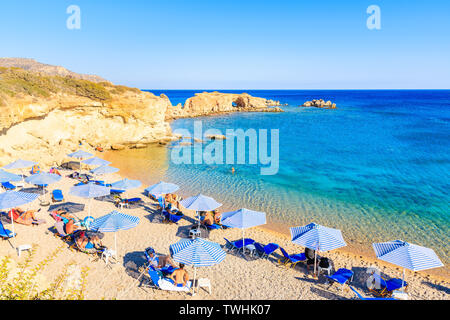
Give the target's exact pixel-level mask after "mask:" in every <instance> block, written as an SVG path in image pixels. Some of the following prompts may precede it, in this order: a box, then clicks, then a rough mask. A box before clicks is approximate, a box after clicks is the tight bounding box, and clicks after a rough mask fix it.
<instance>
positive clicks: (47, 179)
mask: <svg viewBox="0 0 450 320" xmlns="http://www.w3.org/2000/svg"><path fill="white" fill-rule="evenodd" d="M59 180H61V176H60V175H58V174H54V173H47V172H42V173H36V174H33V175H31V176H29V177H26V178H25V181H26V182H27V183H29V184H34V185H36V186H42V195H43V196H44V194H45V186H47V185H49V184H53V183H56V182H58V181H59Z"/></svg>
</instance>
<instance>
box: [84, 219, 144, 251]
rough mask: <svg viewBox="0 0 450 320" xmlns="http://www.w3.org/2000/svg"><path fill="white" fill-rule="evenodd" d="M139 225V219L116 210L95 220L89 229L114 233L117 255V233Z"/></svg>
mask: <svg viewBox="0 0 450 320" xmlns="http://www.w3.org/2000/svg"><path fill="white" fill-rule="evenodd" d="M138 224H139V218H138V217H135V216H130V215H128V214H124V213H121V212H118V211H116V210H114V211H112V212H110V213H108V214H107V215H105V216H103V217H100V218H97V219H95V220H94V221H93V222H92V224H91V227H90V229H91V230H92V231H100V232H114V248H115V251H116V255H117V231H119V230H128V229H131V228H134V227H136V226H137V225H138Z"/></svg>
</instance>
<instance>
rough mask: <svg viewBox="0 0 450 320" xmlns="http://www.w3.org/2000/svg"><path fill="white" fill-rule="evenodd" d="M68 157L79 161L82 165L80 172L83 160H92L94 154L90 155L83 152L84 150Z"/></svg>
mask: <svg viewBox="0 0 450 320" xmlns="http://www.w3.org/2000/svg"><path fill="white" fill-rule="evenodd" d="M68 156H69V157H71V158H75V159H78V162H79V164H80V170H81V160H82V159H86V158H90V157H92V156H93V154H92V153H89V152H86V151H83V150H78V151H75V152H73V153H69V154H68Z"/></svg>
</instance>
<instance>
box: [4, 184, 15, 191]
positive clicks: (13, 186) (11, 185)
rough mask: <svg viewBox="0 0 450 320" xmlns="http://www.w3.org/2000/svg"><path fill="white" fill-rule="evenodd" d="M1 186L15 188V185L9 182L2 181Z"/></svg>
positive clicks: (7, 188)
mask: <svg viewBox="0 0 450 320" xmlns="http://www.w3.org/2000/svg"><path fill="white" fill-rule="evenodd" d="M2 187H3V188H4V189H5V190H14V189H15V188H16V186H15V185H13V184H12V183H11V182H2Z"/></svg>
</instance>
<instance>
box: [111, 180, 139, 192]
mask: <svg viewBox="0 0 450 320" xmlns="http://www.w3.org/2000/svg"><path fill="white" fill-rule="evenodd" d="M141 185H142V182H140V181H139V180H130V179H123V180H120V181H117V182H114V183H112V184H111V188H114V189H117V190H129V189H134V188H139V187H140V186H141Z"/></svg>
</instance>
